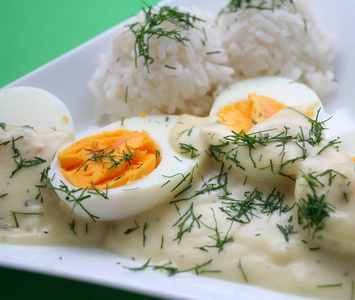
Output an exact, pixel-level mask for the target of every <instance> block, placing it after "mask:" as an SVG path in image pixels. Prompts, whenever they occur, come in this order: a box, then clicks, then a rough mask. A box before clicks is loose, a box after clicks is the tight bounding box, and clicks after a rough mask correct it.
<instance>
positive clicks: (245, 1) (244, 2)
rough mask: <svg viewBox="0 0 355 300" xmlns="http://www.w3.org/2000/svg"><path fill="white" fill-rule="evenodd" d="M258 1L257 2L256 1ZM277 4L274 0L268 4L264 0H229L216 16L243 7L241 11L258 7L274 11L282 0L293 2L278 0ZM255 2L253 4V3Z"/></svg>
mask: <svg viewBox="0 0 355 300" xmlns="http://www.w3.org/2000/svg"><path fill="white" fill-rule="evenodd" d="M258 2H259V3H258ZM278 2H280V3H279V4H276V1H275V0H272V1H271V3H270V6H267V4H268V1H265V0H259V1H255V0H254V1H253V0H231V1H230V2H229V3H228V4H227V5H226V6H225V7H224V8H222V9H221V10H220V12H219V14H218V16H220V15H222V14H228V13H235V12H238V11H240V10H241V9H243V11H245V10H247V9H251V8H254V9H258V10H271V11H274V10H275V8H278V7H280V4H282V3H284V2H290V3H291V4H294V3H293V0H279V1H278ZM254 3H255V4H254Z"/></svg>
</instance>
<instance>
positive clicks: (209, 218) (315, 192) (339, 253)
mask: <svg viewBox="0 0 355 300" xmlns="http://www.w3.org/2000/svg"><path fill="white" fill-rule="evenodd" d="M276 90H277V91H276ZM254 94H255V95H257V97H256V99H257V100H256V102H257V103H258V104H257V105H255V106H254V107H253V109H254V114H255V115H256V116H260V115H262V114H263V113H264V112H265V110H267V111H268V113H269V115H268V116H264V118H259V119H257V118H256V119H255V120H254V122H252V126H251V127H250V128H248V129H246V130H241V131H234V130H233V128H232V127H230V126H229V125H228V124H229V123H228V122H224V121H223V119H221V118H220V116H219V113H220V111H223V110H224V109H225V108H226V107H227V108H228V107H230V106H233V105H235V103H241V102H243V101H245V103H247V104H248V102H247V101H248V97H249V96H250V95H254ZM263 100H265V103H264V102H263ZM275 103H276V104H277V109H275V110H272V109H269V108H268V106H269V105H271V106H273V105H274V104H275ZM321 110H323V107H322V104H321V102H320V100H319V98H318V97H317V95H316V94H315V93H314V92H313V91H312V90H310V89H309V88H308V87H306V86H305V85H303V84H299V83H296V82H293V81H291V80H289V79H284V78H279V77H265V78H254V79H249V80H245V81H240V82H238V83H237V84H234V85H232V86H231V87H229V88H228V89H226V90H225V91H224V92H222V93H221V94H220V96H219V97H217V98H216V100H215V103H214V105H213V107H212V109H211V112H210V115H209V116H207V117H199V116H194V115H188V114H184V115H180V116H176V115H160V116H145V115H142V116H138V117H133V118H127V119H122V120H121V121H120V122H115V123H112V124H110V125H107V126H105V127H103V128H101V129H98V130H97V131H96V132H93V133H91V134H90V135H88V136H87V137H83V138H81V139H79V140H77V141H72V142H71V141H70V140H71V139H72V132H71V131H68V130H65V129H61V130H54V129H50V133H49V134H47V132H48V129H44V130H42V131H41V132H40V133H38V132H37V131H36V130H34V129H32V128H31V127H28V126H25V127H24V126H22V127H21V126H15V127H13V126H10V125H8V124H5V123H1V129H2V130H1V144H0V150H1V151H2V155H1V159H2V160H4V162H2V163H3V165H4V168H3V169H2V176H3V181H2V182H3V183H4V184H3V185H2V186H1V195H0V196H1V198H0V200H1V202H0V205H3V206H2V207H1V208H2V209H1V210H0V212H1V219H0V220H1V230H0V237H1V239H0V240H1V242H3V243H18V244H20V243H23V244H46V245H48V244H52V245H77V246H98V247H102V248H104V249H106V250H108V251H110V252H113V253H116V254H119V255H122V256H124V257H134V258H135V260H138V264H139V261H141V264H142V265H138V267H136V266H137V262H135V265H134V264H133V262H132V266H124V267H126V268H129V269H131V270H135V271H138V270H144V269H146V268H153V269H159V270H166V271H167V272H168V273H169V274H170V275H174V274H177V273H181V272H186V271H195V272H196V273H197V274H205V275H209V276H213V277H216V278H220V279H225V280H229V281H236V282H246V283H248V284H253V285H256V286H260V287H265V288H268V289H274V290H278V291H282V292H286V293H294V294H299V295H304V296H317V297H322V298H334V297H336V298H339V299H340V298H344V299H346V298H348V295H349V294H351V293H352V291H353V286H354V284H353V282H354V281H355V278H354V277H353V275H352V270H354V268H355V263H353V260H352V259H351V258H352V257H353V255H354V242H355V239H354V238H353V235H352V232H351V231H349V230H348V228H352V227H353V226H354V225H353V222H354V221H353V219H354V218H353V215H354V214H355V211H354V208H353V198H354V186H353V182H354V179H355V171H354V159H353V152H349V153H348V152H347V151H348V149H349V148H351V144H350V142H349V141H351V140H352V133H351V132H349V133H347V134H341V135H340V138H337V137H334V138H325V135H324V132H325V127H326V121H327V119H326V118H327V117H326V116H325V115H322V114H321ZM54 119H55V118H54ZM58 135H59V136H62V137H63V138H62V139H60V138H58ZM107 138H108V140H107ZM111 138H112V139H111ZM150 139H151V140H150ZM53 140H54V141H55V143H54V142H53ZM341 141H343V142H344V144H345V146H344V147H341ZM64 143H65V144H64ZM61 144H63V145H62V146H61V148H59V147H60V145H61ZM141 144H142V145H143V146H142V148H139V146H140V145H141ZM349 144H350V146H349ZM39 145H40V147H39ZM118 148H120V149H118ZM45 149H46V151H47V150H48V154H46V155H45V154H44V152H43V151H44V150H45ZM26 150H29V151H26ZM57 150H58V151H57ZM116 150H117V151H118V152H115V151H116ZM136 150H137V152H135V151H136ZM25 151H26V152H25ZM38 151H40V152H38ZM55 151H57V154H56V155H55V156H54V159H53V161H52V163H51V164H50V169H48V165H49V161H50V160H51V158H52V157H53V155H54V152H55ZM15 152H16V153H15ZM42 152H43V155H42ZM142 152H145V154H147V160H144V159H143V160H140V162H135V161H134V160H133V159H134V157H135V156H136V155H137V158H138V157H139V156H141V155H142ZM152 153H154V156H155V157H154V158H153V162H150V158H152V157H151V154H152ZM25 154H26V156H25ZM32 156H34V157H35V158H36V160H35V159H32ZM143 156H144V155H143ZM9 158H10V159H9ZM22 158H23V161H24V162H25V163H27V162H32V163H33V164H35V162H37V160H38V163H37V164H36V165H33V166H30V167H28V168H27V167H26V166H27V165H26V166H25V165H24V167H23V168H16V167H15V165H17V166H20V164H21V163H20V162H21V161H22ZM140 158H142V157H140ZM140 158H139V159H140ZM5 162H6V163H5ZM121 162H124V163H123V165H121ZM129 162H131V166H129ZM141 163H143V164H145V163H147V165H152V166H150V167H149V171H144V174H141V175H142V176H141V175H139V176H138V177H135V173H136V172H135V171H137V172H138V173H139V172H140V171H139V168H140V167H142V166H141ZM104 165H106V166H104ZM133 165H135V167H136V169H135V167H133V168H131V167H132V166H133ZM116 166H118V167H119V168H121V167H124V168H123V169H125V167H127V170H123V173H121V174H118V173H117V174H116V173H114V175H113V176H111V175H112V174H111V173H110V169H111V168H115V167H116ZM97 168H99V169H100V170H102V169H103V173H102V174H103V175H102V174H101V175H102V176H101V175H100V176H101V179H102V180H101V179H100V180H98V181H95V180H94V179H95V178H96V177H94V176H93V177H92V180H93V181H91V180H89V181H88V180H87V179H85V180H82V179H83V178H81V177H85V176H86V175H85V172H93V174H94V173H95V172H97ZM17 169H18V170H17ZM147 170H148V169H147ZM74 171H75V172H78V173H79V174H76V175H73V176H71V175H69V176H66V175H65V172H74ZM106 171H108V173H106ZM126 171H127V173H133V175H132V176H131V175H127V179H124V180H123V179H122V180H123V181H122V183H123V185H121V186H115V184H114V182H113V181H115V179H117V180H120V179H121V178H123V177H125V174H124V173H125V172H126ZM28 172H31V176H29V175H28ZM100 172H101V171H100ZM100 172H99V173H100ZM138 173H137V174H138ZM76 176H77V177H78V178H79V180H78V181H76V180H77V178H75V177H76ZM95 176H96V175H95ZM100 176H99V177H100ZM121 176H122V177H121ZM140 176H141V177H140ZM24 178H26V180H24ZM73 178H74V179H73ZM17 180H19V181H17ZM23 180H24V181H23ZM8 182H9V183H10V187H9V188H8V187H7V183H8ZM15 185H16V190H15V189H14V188H12V187H13V186H15ZM15 191H16V192H15ZM57 195H58V196H57ZM59 233H60V234H59ZM265 274H267V276H265ZM314 274H316V276H315V275H314ZM280 278H282V280H280Z"/></svg>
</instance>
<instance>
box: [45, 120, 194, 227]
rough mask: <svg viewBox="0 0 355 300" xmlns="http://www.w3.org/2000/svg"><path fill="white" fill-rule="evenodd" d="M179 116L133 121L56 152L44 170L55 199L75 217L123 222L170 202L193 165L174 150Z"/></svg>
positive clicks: (92, 135) (118, 123)
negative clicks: (172, 136)
mask: <svg viewBox="0 0 355 300" xmlns="http://www.w3.org/2000/svg"><path fill="white" fill-rule="evenodd" d="M178 119H179V117H178V116H165V115H160V116H145V117H133V118H129V119H125V120H124V121H122V122H121V121H119V122H116V123H113V124H110V125H108V126H106V127H104V128H101V129H99V130H98V131H96V132H94V133H92V134H90V135H88V136H86V137H84V138H83V139H81V140H78V141H75V142H73V143H71V144H70V145H67V146H65V147H64V148H63V149H61V150H60V151H59V152H58V153H57V155H56V157H55V158H54V160H53V162H52V164H51V168H50V171H49V177H50V178H51V180H52V186H53V189H54V190H55V192H56V193H57V195H58V196H59V197H60V198H61V199H62V200H63V201H64V202H65V203H67V204H68V205H69V206H70V207H71V210H72V212H74V213H75V214H77V215H79V216H82V217H85V218H91V219H94V220H96V219H98V220H118V219H122V218H126V217H129V216H132V215H135V214H138V213H141V212H143V211H145V210H148V209H150V208H153V207H155V206H156V205H158V204H160V203H163V202H167V201H170V200H172V199H173V197H174V195H175V194H177V193H178V192H179V191H181V190H182V189H184V187H186V185H187V184H188V182H189V179H188V177H189V176H188V175H189V174H190V172H191V171H192V169H194V167H195V166H196V164H197V160H196V159H193V158H191V157H188V156H186V155H183V154H181V153H179V152H177V151H175V150H174V149H173V147H171V145H170V143H169V132H170V130H171V129H172V127H173V126H175V125H176V124H177V122H178Z"/></svg>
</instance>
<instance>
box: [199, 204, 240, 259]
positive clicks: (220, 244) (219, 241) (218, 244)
mask: <svg viewBox="0 0 355 300" xmlns="http://www.w3.org/2000/svg"><path fill="white" fill-rule="evenodd" d="M211 210H212V214H213V219H214V223H215V227H214V228H212V227H210V226H208V225H206V224H205V223H204V222H202V221H200V222H201V223H202V224H203V225H204V226H205V227H206V228H208V229H211V230H212V231H214V233H215V234H214V235H209V237H210V238H211V239H212V240H213V241H215V244H213V245H204V246H201V247H198V249H200V250H202V251H206V252H208V250H207V248H217V249H218V253H220V252H221V251H222V250H223V249H224V245H225V244H227V243H232V242H233V241H234V240H233V237H231V236H228V234H229V232H230V230H231V228H232V226H233V222H231V224H230V226H229V229H228V231H227V232H226V234H225V235H224V237H223V238H222V236H221V232H220V231H219V229H218V224H217V219H216V215H215V212H214V210H213V209H212V208H211Z"/></svg>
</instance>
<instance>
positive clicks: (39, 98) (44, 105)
mask: <svg viewBox="0 0 355 300" xmlns="http://www.w3.org/2000/svg"><path fill="white" fill-rule="evenodd" d="M0 105H1V110H0V120H1V122H3V123H7V124H11V125H16V126H26V125H28V126H31V127H33V128H35V129H37V130H42V129H49V128H52V129H65V130H69V131H71V132H73V131H74V125H73V119H72V116H71V114H70V112H69V110H68V108H67V107H66V106H65V105H64V103H63V102H61V101H60V100H59V99H58V98H57V97H55V96H54V95H52V94H51V93H49V92H47V91H45V90H42V89H39V88H35V87H15V88H11V89H5V90H1V91H0Z"/></svg>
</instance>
